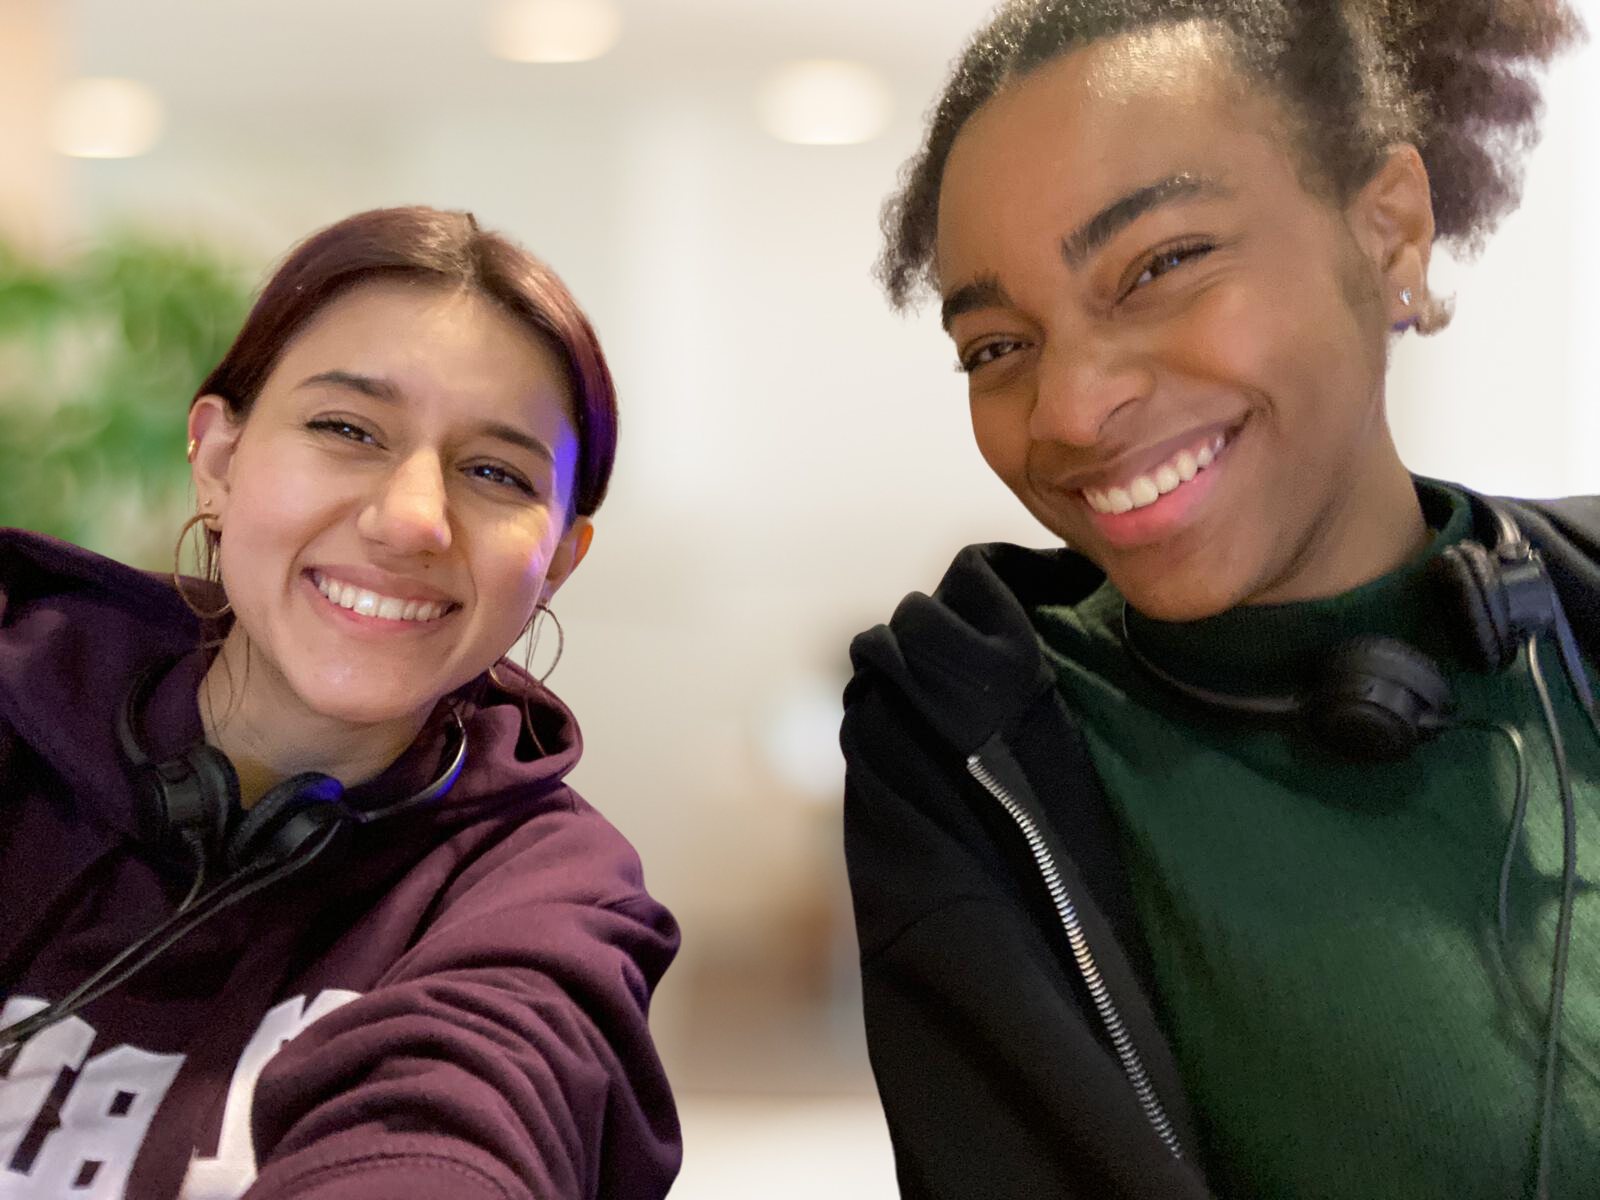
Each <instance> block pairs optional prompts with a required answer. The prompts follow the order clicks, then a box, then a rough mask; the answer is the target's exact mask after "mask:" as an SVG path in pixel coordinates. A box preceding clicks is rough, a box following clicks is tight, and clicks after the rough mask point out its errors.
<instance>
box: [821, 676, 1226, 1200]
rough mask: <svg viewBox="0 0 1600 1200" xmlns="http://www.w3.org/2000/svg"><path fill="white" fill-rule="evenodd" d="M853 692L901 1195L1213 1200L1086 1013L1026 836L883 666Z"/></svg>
mask: <svg viewBox="0 0 1600 1200" xmlns="http://www.w3.org/2000/svg"><path fill="white" fill-rule="evenodd" d="M846 700H847V706H846V716H845V722H844V728H843V732H842V742H843V747H844V752H845V761H846V764H847V774H846V796H845V853H846V859H847V863H848V866H849V872H850V885H851V891H852V894H853V897H854V902H855V909H856V923H857V928H858V931H859V934H860V941H861V960H862V992H863V1003H864V1007H865V1014H866V1030H867V1045H868V1050H869V1053H870V1057H871V1060H872V1067H873V1073H874V1075H875V1076H876V1078H877V1082H878V1090H879V1093H880V1095H881V1096H882V1099H883V1105H884V1111H885V1115H886V1117H887V1120H888V1125H889V1132H890V1137H891V1140H892V1142H893V1145H894V1153H895V1167H896V1172H897V1174H898V1177H899V1183H900V1189H901V1195H902V1196H903V1197H905V1198H906V1200H965V1198H967V1197H972V1196H984V1197H993V1198H994V1200H1023V1198H1029V1200H1031V1198H1032V1197H1039V1196H1051V1197H1059V1198H1062V1200H1091V1198H1093V1200H1099V1198H1101V1197H1109V1196H1119V1197H1124V1198H1132V1197H1147V1198H1151V1200H1153V1198H1155V1197H1162V1198H1164V1200H1178V1198H1185V1200H1200V1198H1202V1197H1204V1196H1205V1194H1206V1193H1205V1189H1204V1187H1203V1185H1202V1184H1201V1183H1200V1182H1199V1180H1198V1177H1197V1176H1196V1175H1195V1174H1194V1173H1193V1172H1192V1171H1191V1170H1190V1169H1189V1168H1188V1167H1187V1166H1186V1165H1185V1164H1182V1163H1178V1162H1176V1161H1175V1160H1173V1159H1172V1158H1171V1156H1170V1155H1169V1154H1168V1153H1167V1151H1166V1150H1165V1148H1164V1147H1162V1146H1161V1144H1160V1143H1159V1141H1157V1139H1156V1137H1155V1135H1154V1133H1153V1132H1152V1131H1151V1129H1150V1127H1149V1125H1148V1123H1147V1122H1146V1121H1145V1119H1144V1117H1143V1114H1142V1113H1141V1112H1140V1111H1139V1109H1138V1106H1137V1103H1136V1101H1135V1099H1134V1095H1133V1092H1132V1089H1131V1088H1129V1086H1128V1084H1127V1081H1126V1079H1125V1078H1124V1077H1123V1076H1122V1073H1121V1069H1120V1067H1119V1065H1118V1063H1117V1060H1116V1059H1115V1057H1114V1056H1113V1055H1112V1054H1111V1053H1109V1052H1108V1049H1107V1047H1106V1045H1105V1043H1104V1040H1103V1036H1102V1034H1101V1032H1100V1030H1099V1029H1098V1027H1097V1026H1096V1025H1095V1023H1094V1022H1093V1020H1092V1019H1091V1018H1090V1017H1089V1015H1088V1014H1089V1013H1090V1012H1091V1011H1092V1009H1091V1007H1090V1005H1089V1002H1088V1000H1087V997H1086V996H1085V995H1082V994H1080V990H1081V981H1080V980H1079V979H1078V978H1077V977H1076V975H1075V974H1074V972H1073V971H1072V969H1071V967H1070V966H1069V964H1068V962H1067V961H1066V955H1067V951H1066V948H1065V947H1064V945H1063V942H1064V938H1063V937H1062V935H1061V931H1060V928H1059V926H1058V925H1056V924H1055V922H1054V919H1053V917H1052V916H1051V915H1050V913H1049V911H1048V899H1047V898H1042V897H1040V896H1038V895H1035V894H1034V892H1035V891H1038V892H1043V884H1042V882H1040V881H1039V880H1038V879H1036V878H1034V877H1032V875H1031V873H1030V872H1027V871H1022V870H1018V869H1016V868H1015V866H1014V862H1013V860H1012V859H1010V858H1009V857H1008V855H1007V847H1010V846H1011V845H1012V844H1013V842H1015V841H1016V840H1017V839H1018V838H1019V834H1018V831H1017V830H1016V829H1015V828H1007V827H1006V826H1005V825H1004V823H1003V820H1004V819H1003V815H1002V814H1000V811H999V809H998V806H996V805H991V804H989V803H986V802H985V799H984V797H983V796H982V795H981V794H980V792H981V789H978V788H977V785H976V784H974V783H973V782H972V781H971V780H970V779H968V778H967V777H966V774H965V771H964V763H963V758H962V756H961V755H959V754H958V753H957V752H956V751H955V750H953V749H952V748H951V747H949V746H948V745H947V744H945V743H944V742H943V741H941V740H940V739H939V737H938V736H937V735H935V734H934V733H933V732H932V731H931V730H929V729H928V727H927V726H926V725H925V724H923V723H922V722H921V721H920V720H919V719H918V718H917V717H916V715H915V714H914V713H912V712H911V711H910V710H909V709H908V708H907V707H906V706H905V705H904V704H903V703H901V702H900V700H899V699H898V697H896V696H895V695H894V694H893V689H892V688H890V687H887V686H885V684H884V682H883V680H882V679H881V678H878V677H876V676H875V675H874V673H872V672H870V671H868V672H864V673H862V674H858V675H857V677H856V680H855V682H853V683H852V684H851V689H850V691H849V692H848V693H847V696H846ZM1058 757H1059V756H1058ZM991 808H992V809H993V811H992V812H991ZM990 817H993V818H994V819H993V820H990V819H988V818H990ZM1092 932H1093V933H1094V934H1095V935H1096V938H1097V939H1098V944H1100V945H1102V946H1103V945H1106V944H1107V940H1106V939H1108V938H1109V936H1110V934H1109V929H1108V927H1106V926H1104V925H1099V926H1098V927H1096V928H1095V929H1093V930H1092Z"/></svg>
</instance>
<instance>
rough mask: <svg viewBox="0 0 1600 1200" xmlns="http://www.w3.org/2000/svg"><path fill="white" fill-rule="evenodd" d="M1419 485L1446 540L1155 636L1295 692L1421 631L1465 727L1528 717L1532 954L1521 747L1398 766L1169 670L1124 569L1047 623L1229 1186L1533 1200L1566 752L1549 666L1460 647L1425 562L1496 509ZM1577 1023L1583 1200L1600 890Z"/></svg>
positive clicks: (1574, 1069) (1599, 1052) (1574, 990)
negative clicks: (1366, 761) (1536, 668)
mask: <svg viewBox="0 0 1600 1200" xmlns="http://www.w3.org/2000/svg"><path fill="white" fill-rule="evenodd" d="M1419 491H1420V494H1421V496H1422V500H1423V507H1424V511H1425V513H1426V515H1427V517H1428V519H1429V523H1430V525H1431V526H1432V527H1433V528H1434V529H1436V530H1438V531H1439V532H1438V534H1437V535H1436V536H1435V538H1434V540H1433V543H1432V545H1431V546H1430V547H1429V549H1428V550H1427V552H1426V553H1425V554H1424V555H1423V557H1422V558H1421V559H1419V560H1417V561H1415V562H1412V563H1410V564H1408V565H1406V566H1405V567H1402V568H1401V569H1400V570H1398V571H1396V572H1394V573H1393V574H1391V575H1388V576H1385V577H1383V578H1381V579H1378V580H1375V581H1374V582H1372V583H1370V584H1367V585H1365V586H1363V587H1360V588H1357V589H1356V590H1354V591H1352V592H1349V593H1346V594H1344V595H1342V596H1338V597H1334V598H1332V599H1329V600H1319V601H1312V602H1307V603H1300V604H1288V605H1277V606H1262V607H1245V608H1239V609H1235V610H1233V611H1230V612H1227V613H1223V614H1222V615H1220V616H1218V617H1214V618H1211V619H1208V620H1204V621H1198V622H1193V623H1187V624H1181V625H1180V624H1163V623H1158V622H1151V621H1147V620H1141V619H1139V618H1138V617H1137V614H1134V616H1133V621H1134V626H1133V629H1134V637H1135V640H1136V642H1137V645H1138V647H1139V649H1140V651H1141V652H1142V653H1144V654H1145V655H1146V656H1147V657H1148V658H1150V659H1151V660H1153V661H1154V662H1157V663H1159V664H1160V665H1161V667H1162V668H1163V669H1164V670H1166V671H1168V672H1170V673H1171V674H1173V675H1175V676H1177V677H1178V678H1181V679H1184V680H1186V681H1189V682H1192V683H1196V684H1199V685H1201V686H1203V687H1206V688H1208V689H1210V690H1213V691H1224V692H1239V693H1252V692H1254V693H1258V694H1259V693H1267V692H1277V693H1281V692H1285V691H1288V690H1290V688H1291V687H1292V684H1291V683H1288V682H1286V681H1287V680H1290V679H1293V678H1294V673H1295V672H1297V671H1300V670H1303V669H1304V668H1305V666H1306V664H1307V663H1311V662H1315V661H1318V660H1320V659H1322V658H1325V656H1326V654H1327V652H1328V651H1329V650H1330V649H1331V648H1332V647H1334V646H1337V645H1338V644H1340V643H1341V642H1342V641H1344V640H1345V639H1347V638H1349V637H1352V636H1357V635H1368V634H1376V635H1386V636H1392V637H1399V638H1403V639H1405V640H1407V641H1408V642H1410V643H1411V644H1412V645H1413V646H1415V647H1417V648H1418V649H1421V650H1423V651H1424V652H1426V653H1428V654H1430V655H1432V656H1433V657H1435V658H1436V659H1437V660H1438V661H1439V663H1440V665H1441V666H1442V667H1443V668H1444V670H1445V673H1446V675H1447V677H1448V678H1449V680H1450V683H1451V686H1452V689H1453V692H1454V696H1455V701H1456V707H1457V710H1458V715H1459V716H1460V718H1461V719H1462V720H1463V721H1466V722H1472V721H1478V722H1504V723H1508V724H1510V725H1512V726H1514V727H1515V728H1516V729H1517V730H1518V731H1520V733H1521V735H1522V737H1523V739H1524V740H1525V742H1526V754H1527V765H1528V771H1529V802H1528V811H1527V822H1526V826H1525V828H1524V830H1523V832H1522V835H1521V838H1520V840H1519V843H1518V849H1517V852H1516V856H1515V860H1514V864H1513V871H1512V875H1511V888H1510V918H1511V919H1510V930H1511V944H1512V961H1511V963H1510V964H1509V970H1508V969H1507V967H1506V965H1503V964H1502V961H1501V956H1500V954H1499V952H1498V949H1497V940H1496V937H1495V904H1496V890H1497V886H1498V881H1499V872H1500V862H1501V856H1502V854H1503V853H1504V850H1505V845H1506V840H1507V835H1508V832H1509V828H1510V818H1511V810H1512V803H1513V796H1514V792H1515V780H1516V765H1515V757H1514V755H1513V752H1512V750H1511V747H1510V743H1509V739H1507V738H1505V737H1503V736H1501V735H1497V734H1494V733H1490V732H1486V731H1484V730H1482V729H1478V728H1472V727H1470V726H1465V725H1464V726H1461V727H1457V728H1451V729H1448V730H1446V731H1444V732H1442V733H1441V734H1439V735H1438V736H1437V737H1436V738H1434V739H1433V740H1431V741H1428V742H1426V743H1425V744H1423V745H1422V746H1421V747H1419V748H1418V749H1417V750H1416V752H1414V753H1413V754H1412V755H1411V756H1410V757H1409V758H1407V759H1406V760H1404V761H1402V762H1399V763H1395V764H1386V765H1358V764H1348V763H1344V762H1341V761H1338V760H1335V759H1333V758H1332V757H1331V756H1329V755H1328V754H1326V753H1325V752H1323V751H1321V750H1320V749H1319V748H1317V747H1316V746H1315V745H1313V744H1312V743H1311V742H1310V740H1309V739H1308V738H1307V737H1306V736H1305V735H1304V733H1303V732H1302V731H1299V730H1297V729H1293V728H1286V727H1284V726H1283V725H1281V724H1273V723H1270V722H1264V721H1261V720H1254V719H1252V718H1249V717H1244V716H1237V715H1231V714H1229V715H1221V714H1217V713H1215V712H1211V711H1207V710H1205V709H1204V708H1202V707H1200V706H1198V705H1196V704H1195V703H1194V702H1192V701H1190V700H1187V699H1184V698H1181V697H1178V696H1177V695H1175V694H1174V693H1173V692H1172V691H1171V690H1169V689H1168V688H1166V687H1165V686H1164V685H1162V684H1160V683H1158V682H1156V681H1154V680H1153V679H1152V678H1151V677H1150V676H1148V675H1147V674H1146V673H1145V672H1143V671H1142V670H1141V669H1140V668H1139V667H1138V665H1137V664H1136V663H1135V662H1133V661H1132V660H1131V659H1130V657H1129V655H1128V654H1127V652H1126V651H1125V650H1124V648H1123V641H1122V616H1123V602H1122V598H1121V596H1120V595H1118V593H1117V592H1116V591H1115V590H1114V589H1113V588H1112V587H1111V586H1110V585H1109V584H1107V585H1106V586H1104V587H1102V588H1101V589H1100V590H1099V591H1097V592H1096V593H1094V594H1093V595H1092V596H1090V597H1089V598H1087V599H1086V600H1084V601H1082V602H1081V603H1078V604H1076V605H1072V606H1070V607H1046V608H1041V609H1039V610H1037V611H1036V612H1035V614H1034V619H1035V623H1036V627H1037V628H1038V630H1039V633H1040V636H1041V639H1042V641H1043V643H1044V645H1045V648H1046V652H1047V654H1049V655H1050V657H1051V660H1052V661H1053V663H1054V664H1055V665H1056V667H1057V670H1058V675H1059V679H1060V686H1061V690H1062V692H1063V694H1064V696H1065V698H1066V701H1067V703H1068V705H1069V706H1070V707H1071V708H1072V709H1073V711H1074V712H1076V713H1077V714H1078V716H1079V718H1080V719H1081V721H1082V724H1083V727H1084V731H1085V735H1086V737H1087V740H1088V746H1089V751H1090V754H1091V757H1092V760H1093V762H1094V765H1095V768H1096V770H1097V772H1098V774H1099V776H1100V778H1101V781H1102V783H1103V784H1104V786H1105V790H1106V793H1107V796H1108V797H1109V799H1110V802H1111V805H1112V807H1113V810H1114V811H1115V812H1116V814H1117V817H1118V820H1119V824H1120V828H1121V833H1122V837H1123V840H1124V843H1125V851H1126V855H1127V859H1128V862H1129V866H1130V870H1131V875H1132V880H1133V890H1134V901H1135V905H1136V908H1137V911H1138V914H1139V919H1140V924H1141V927H1142V930H1143V932H1144V934H1145V937H1146V938H1147V940H1148V943H1149V946H1150V950H1151V953H1152V958H1153V963H1154V971H1155V983H1156V991H1157V1004H1158V1007H1159V1009H1160V1012H1161V1014H1162V1019H1163V1023H1164V1026H1165V1028H1166V1030H1167V1032H1168V1034H1169V1036H1170V1038H1171V1041H1172V1044H1173V1047H1174V1050H1175V1051H1176V1053H1177V1056H1178V1061H1179V1064H1180V1067H1181V1069H1182V1071H1183V1075H1184V1080H1185V1084H1186V1087H1187V1089H1188V1091H1189V1094H1190V1099H1191V1100H1192V1102H1193V1103H1194V1106H1195V1108H1196V1111H1197V1112H1198V1113H1199V1115H1200V1121H1201V1124H1202V1129H1203V1133H1204V1136H1205V1138H1206V1141H1207V1145H1206V1147H1205V1151H1204V1156H1203V1157H1204V1161H1205V1163H1206V1167H1207V1172H1208V1176H1209V1178H1210V1180H1211V1183H1212V1186H1213V1187H1214V1189H1215V1190H1216V1191H1217V1193H1218V1194H1219V1195H1220V1196H1224V1197H1228V1198H1229V1200H1244V1198H1246V1197H1294V1198H1296V1200H1308V1198H1312V1197H1315V1198H1318V1200H1323V1198H1326V1200H1390V1198H1392V1200H1428V1198H1431V1197H1438V1198H1440V1200H1445V1198H1448V1200H1475V1198H1478V1197H1482V1198H1483V1200H1509V1198H1513V1197H1520V1196H1523V1195H1525V1194H1526V1193H1527V1190H1528V1184H1529V1181H1530V1180H1531V1178H1532V1164H1533V1161H1534V1157H1533V1155H1534V1152H1533V1139H1534V1130H1535V1126H1536V1123H1537V1108H1538V1094H1539V1074H1540V1063H1541V1054H1542V1048H1543V1043H1544V1020H1545V1017H1544V1014H1545V1008H1546V1001H1547V997H1548V993H1549V980H1550V966H1551V960H1552V956H1553V953H1554V945H1555V924H1556V910H1557V903H1558V899H1559V896H1560V881H1561V828H1562V822H1561V803H1560V798H1559V792H1558V789H1557V783H1556V774H1555V766H1554V761H1553V758H1552V755H1551V749H1550V737H1549V734H1548V733H1547V731H1546V729H1545V724H1544V721H1543V718H1542V716H1541V710H1540V706H1539V701H1538V698H1537V695H1536V693H1535V690H1534V687H1533V684H1532V682H1531V679H1530V674H1529V669H1528V665H1527V662H1526V661H1525V658H1523V659H1519V661H1518V662H1517V663H1516V664H1515V665H1514V666H1513V667H1512V668H1511V669H1509V670H1508V671H1506V672H1503V673H1500V674H1483V673H1477V672H1474V671H1472V670H1470V669H1469V668H1468V667H1467V666H1466V665H1465V664H1464V662H1463V660H1462V659H1461V658H1460V657H1458V656H1457V655H1456V654H1455V653H1454V652H1453V649H1452V646H1451V645H1450V641H1449V639H1450V638H1451V636H1452V627H1453V625H1454V623H1455V622H1454V620H1453V618H1452V617H1451V616H1449V615H1448V614H1447V613H1445V612H1443V611H1441V609H1442V606H1441V604H1440V603H1439V602H1438V600H1437V598H1436V595H1435V593H1434V592H1433V591H1431V590H1430V588H1429V587H1428V585H1427V584H1426V582H1425V579H1424V573H1425V568H1426V565H1427V563H1428V561H1429V560H1431V559H1432V558H1433V557H1434V556H1436V555H1437V554H1438V553H1439V551H1440V550H1441V549H1442V548H1443V547H1444V546H1446V545H1449V544H1451V543H1453V542H1456V541H1459V540H1461V539H1463V538H1465V537H1467V536H1469V535H1470V533H1471V527H1472V514H1471V508H1470V505H1469V502H1468V500H1467V498H1466V497H1465V496H1464V495H1462V494H1461V493H1459V492H1456V491H1454V490H1453V489H1446V488H1444V487H1442V486H1439V485H1433V484H1427V483H1423V484H1419ZM1540 664H1541V665H1542V667H1543V670H1544V675H1545V678H1546V680H1547V681H1549V684H1550V690H1551V693H1552V696H1553V699H1554V702H1555V707H1556V712H1557V719H1558V723H1559V725H1560V729H1561V734H1562V737H1563V739H1564V741H1565V744H1566V749H1567V756H1568V761H1569V764H1570V767H1571V771H1572V778H1573V781H1574V790H1575V798H1576V805H1577V817H1578V829H1579V860H1578V861H1579V871H1580V875H1587V876H1591V877H1600V836H1597V835H1596V833H1595V829H1596V825H1595V821H1596V818H1597V816H1600V744H1597V741H1596V737H1595V734H1594V731H1593V730H1592V728H1591V727H1590V726H1589V724H1588V722H1587V719H1586V718H1585V716H1584V714H1583V712H1582V710H1581V708H1580V706H1579V704H1578V701H1577V698H1576V696H1575V694H1574V692H1573V690H1572V688H1571V685H1570V684H1569V682H1568V681H1567V679H1566V676H1565V675H1564V674H1563V672H1562V670H1561V667H1560V662H1559V659H1558V658H1557V655H1556V652H1555V649H1554V647H1553V646H1549V645H1543V646H1542V649H1541V652H1540ZM1518 980H1520V994H1519V984H1518V982H1517V981H1518ZM1523 994H1525V995H1526V997H1527V999H1526V1000H1524V999H1523V998H1522V995H1523ZM1564 1013H1565V1015H1564V1025H1563V1030H1564V1032H1563V1037H1562V1045H1563V1050H1564V1062H1563V1070H1562V1073H1561V1077H1560V1091H1559V1093H1558V1100H1557V1109H1556V1112H1557V1119H1556V1125H1555V1143H1554V1144H1555V1170H1554V1175H1553V1180H1554V1188H1553V1193H1552V1194H1553V1196H1554V1197H1555V1198H1556V1200H1577V1198H1579V1197H1588V1196H1594V1195H1600V898H1597V897H1596V896H1595V895H1594V894H1593V893H1592V892H1591V891H1589V890H1587V889H1581V890H1580V892H1579V895H1578V900H1577V905H1576V917H1575V922H1574V929H1573V935H1572V949H1571V965H1570V973H1569V976H1568V982H1567V992H1566V1003H1565V1009H1564Z"/></svg>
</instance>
